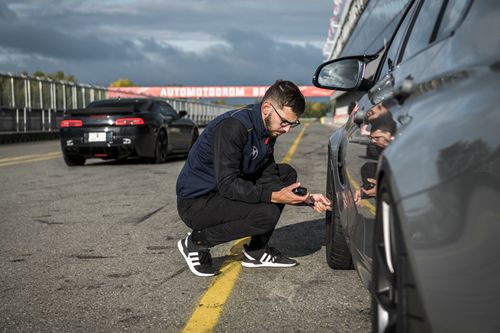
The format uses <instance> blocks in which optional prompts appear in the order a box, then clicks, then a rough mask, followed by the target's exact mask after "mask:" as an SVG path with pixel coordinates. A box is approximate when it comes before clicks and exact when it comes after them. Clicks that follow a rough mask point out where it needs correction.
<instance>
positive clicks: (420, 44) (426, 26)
mask: <svg viewBox="0 0 500 333" xmlns="http://www.w3.org/2000/svg"><path fill="white" fill-rule="evenodd" d="M442 5H443V0H427V1H424V3H423V4H422V5H421V7H420V11H419V13H418V15H417V18H416V20H415V21H414V22H413V26H412V28H411V32H410V36H409V38H408V39H407V41H406V45H405V47H404V53H403V59H402V61H405V60H406V59H408V58H410V57H412V56H414V55H415V54H417V53H418V52H420V51H422V50H423V49H425V48H426V47H427V46H428V45H429V43H430V41H431V38H432V32H433V31H434V28H435V26H436V20H437V18H438V15H439V12H440V10H441V7H442Z"/></svg>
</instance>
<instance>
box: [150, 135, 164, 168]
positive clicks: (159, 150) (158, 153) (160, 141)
mask: <svg viewBox="0 0 500 333" xmlns="http://www.w3.org/2000/svg"><path fill="white" fill-rule="evenodd" d="M167 155H168V137H167V133H166V132H165V131H164V130H161V131H160V133H158V136H157V137H156V144H155V156H154V157H153V158H152V162H153V163H156V164H160V163H165V162H166V161H167Z"/></svg>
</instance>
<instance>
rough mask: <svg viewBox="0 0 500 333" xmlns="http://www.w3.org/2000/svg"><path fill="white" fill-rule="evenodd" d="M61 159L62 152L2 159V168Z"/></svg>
mask: <svg viewBox="0 0 500 333" xmlns="http://www.w3.org/2000/svg"><path fill="white" fill-rule="evenodd" d="M58 157H61V153H60V152H51V153H46V154H35V155H24V156H16V157H8V158H1V159H0V167H4V166H9V165H17V164H24V163H31V162H38V161H45V160H50V159H52V158H58Z"/></svg>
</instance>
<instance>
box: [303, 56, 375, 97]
mask: <svg viewBox="0 0 500 333" xmlns="http://www.w3.org/2000/svg"><path fill="white" fill-rule="evenodd" d="M377 57H378V55H372V56H354V57H345V58H339V59H334V60H330V61H327V62H325V63H323V64H321V65H320V66H319V67H318V68H317V69H316V72H315V73H314V76H313V84H314V85H315V86H316V87H319V88H325V89H335V90H343V91H347V90H355V89H357V88H359V87H360V86H361V84H362V83H363V77H364V74H365V68H366V64H367V63H369V62H370V61H372V60H374V59H376V58H377Z"/></svg>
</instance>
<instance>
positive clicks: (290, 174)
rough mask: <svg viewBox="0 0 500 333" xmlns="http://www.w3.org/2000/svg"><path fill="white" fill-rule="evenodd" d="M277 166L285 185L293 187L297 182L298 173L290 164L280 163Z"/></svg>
mask: <svg viewBox="0 0 500 333" xmlns="http://www.w3.org/2000/svg"><path fill="white" fill-rule="evenodd" d="M277 166H278V171H279V173H280V179H281V181H282V182H283V183H284V184H285V185H287V186H288V185H292V184H293V183H295V182H296V181H297V171H296V170H295V169H294V168H293V167H292V166H291V165H290V164H285V163H280V164H277Z"/></svg>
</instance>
